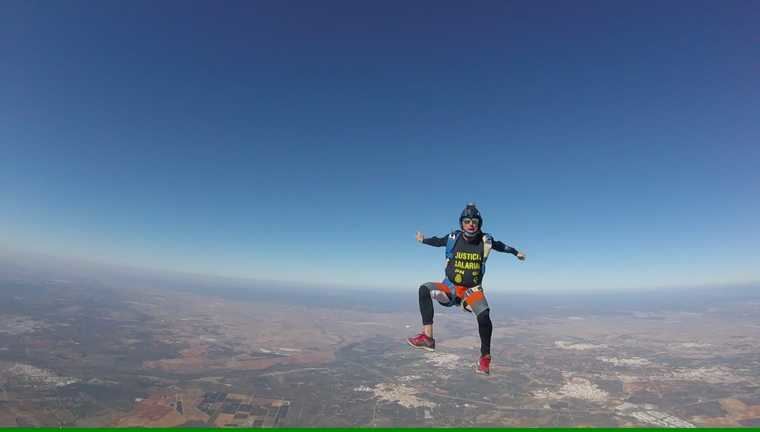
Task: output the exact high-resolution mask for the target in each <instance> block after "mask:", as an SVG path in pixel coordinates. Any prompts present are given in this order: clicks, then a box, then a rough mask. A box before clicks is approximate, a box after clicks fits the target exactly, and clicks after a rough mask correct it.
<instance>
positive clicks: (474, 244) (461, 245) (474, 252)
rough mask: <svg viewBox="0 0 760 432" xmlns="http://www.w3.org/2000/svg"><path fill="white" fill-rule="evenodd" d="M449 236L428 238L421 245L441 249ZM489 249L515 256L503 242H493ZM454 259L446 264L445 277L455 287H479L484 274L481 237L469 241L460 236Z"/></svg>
mask: <svg viewBox="0 0 760 432" xmlns="http://www.w3.org/2000/svg"><path fill="white" fill-rule="evenodd" d="M448 240H449V236H448V235H445V236H442V237H428V238H425V239H423V240H422V243H424V244H426V245H429V246H436V247H442V246H446V244H447V243H448ZM491 249H492V250H495V251H497V252H504V253H511V254H513V255H517V254H518V251H517V249H515V248H513V247H512V246H509V245H506V244H504V243H503V242H500V241H497V240H494V241H493V242H492V243H491ZM453 253H454V257H453V258H452V259H450V260H448V262H447V263H446V277H447V278H448V279H449V280H450V281H452V282H454V283H455V284H457V285H462V286H466V287H473V286H476V285H480V284H481V283H482V280H483V274H484V273H485V267H484V266H483V235H482V234H479V235H476V236H475V237H473V238H472V239H471V240H468V239H467V238H465V236H464V235H460V236H459V238H458V239H457V242H456V244H455V245H454V250H453Z"/></svg>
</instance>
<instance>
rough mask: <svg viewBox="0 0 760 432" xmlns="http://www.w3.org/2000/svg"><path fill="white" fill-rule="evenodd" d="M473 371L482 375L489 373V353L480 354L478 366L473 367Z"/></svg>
mask: <svg viewBox="0 0 760 432" xmlns="http://www.w3.org/2000/svg"><path fill="white" fill-rule="evenodd" d="M475 372H477V373H481V374H484V375H489V374H490V373H491V354H486V355H484V356H480V362H479V363H478V368H477V369H475Z"/></svg>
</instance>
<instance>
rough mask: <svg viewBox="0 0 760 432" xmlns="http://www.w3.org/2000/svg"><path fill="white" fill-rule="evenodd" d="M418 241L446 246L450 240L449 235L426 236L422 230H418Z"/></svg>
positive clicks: (429, 244) (436, 245)
mask: <svg viewBox="0 0 760 432" xmlns="http://www.w3.org/2000/svg"><path fill="white" fill-rule="evenodd" d="M417 241H418V242H420V243H424V244H426V245H428V246H435V247H441V246H446V242H447V241H448V236H443V237H428V238H425V236H424V235H423V234H422V233H421V232H419V231H417Z"/></svg>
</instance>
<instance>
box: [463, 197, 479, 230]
mask: <svg viewBox="0 0 760 432" xmlns="http://www.w3.org/2000/svg"><path fill="white" fill-rule="evenodd" d="M464 218H470V219H477V220H479V221H480V224H478V228H481V229H482V228H483V217H482V216H480V212H479V211H478V208H477V207H475V203H469V204H467V207H465V208H464V210H462V214H461V215H459V225H460V226H461V225H462V219H464Z"/></svg>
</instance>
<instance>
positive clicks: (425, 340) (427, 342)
mask: <svg viewBox="0 0 760 432" xmlns="http://www.w3.org/2000/svg"><path fill="white" fill-rule="evenodd" d="M406 341H407V342H408V343H409V345H411V346H413V347H415V348H422V349H426V350H428V351H435V339H433V338H431V337H428V335H426V334H425V333H420V334H418V335H417V336H415V337H410V338H409V339H407V340H406Z"/></svg>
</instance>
